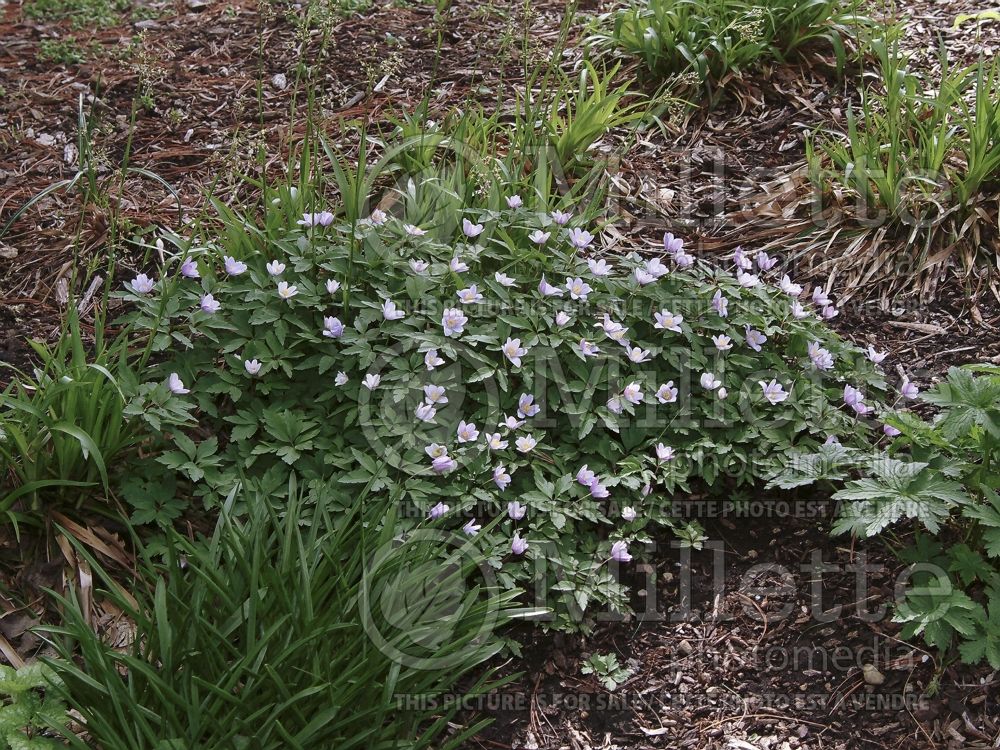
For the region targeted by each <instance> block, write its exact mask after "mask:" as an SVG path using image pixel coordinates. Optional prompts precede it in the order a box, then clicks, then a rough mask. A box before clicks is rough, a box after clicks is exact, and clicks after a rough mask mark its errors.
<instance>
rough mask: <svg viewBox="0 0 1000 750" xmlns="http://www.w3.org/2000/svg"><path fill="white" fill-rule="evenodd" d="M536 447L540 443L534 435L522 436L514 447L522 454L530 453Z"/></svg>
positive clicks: (515, 442)
mask: <svg viewBox="0 0 1000 750" xmlns="http://www.w3.org/2000/svg"><path fill="white" fill-rule="evenodd" d="M536 445H538V441H537V440H535V438H534V437H533V436H532V435H522V436H521V437H519V438H518V439H517V440H515V441H514V446H515V447H516V448H517V449H518V450H519V451H521V453H530V452H531V451H532V450H533V449H534V447H535V446H536Z"/></svg>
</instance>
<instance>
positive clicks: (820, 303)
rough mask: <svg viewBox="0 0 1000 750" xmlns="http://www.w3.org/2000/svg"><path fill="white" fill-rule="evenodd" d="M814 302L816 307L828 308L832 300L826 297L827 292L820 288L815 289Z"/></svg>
mask: <svg viewBox="0 0 1000 750" xmlns="http://www.w3.org/2000/svg"><path fill="white" fill-rule="evenodd" d="M812 301H813V304H814V305H816V307H826V306H827V305H829V304H830V298H829V297H827V296H826V292H824V291H823V287H820V286H816V287H813V293H812Z"/></svg>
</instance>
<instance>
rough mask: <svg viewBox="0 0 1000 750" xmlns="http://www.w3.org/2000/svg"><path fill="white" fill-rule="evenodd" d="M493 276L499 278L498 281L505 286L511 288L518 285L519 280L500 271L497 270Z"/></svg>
mask: <svg viewBox="0 0 1000 750" xmlns="http://www.w3.org/2000/svg"><path fill="white" fill-rule="evenodd" d="M493 278H494V279H496V280H497V283H498V284H500V286H505V287H507V288H510V287H512V286H516V285H517V282H516V281H514V279H512V278H511V277H510V276H508V275H507V274H505V273H502V272H500V271H497V272H496V273H495V274H493Z"/></svg>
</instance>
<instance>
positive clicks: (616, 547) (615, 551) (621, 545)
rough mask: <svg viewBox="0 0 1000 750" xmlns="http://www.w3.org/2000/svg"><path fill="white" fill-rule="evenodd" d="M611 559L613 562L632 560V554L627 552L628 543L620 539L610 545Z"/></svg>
mask: <svg viewBox="0 0 1000 750" xmlns="http://www.w3.org/2000/svg"><path fill="white" fill-rule="evenodd" d="M611 559H612V560H614V561H615V562H620V563H627V562H631V561H632V555H630V554H629V553H628V543H627V542H623V541H621V540H619V541H617V542H615V543H614V544H612V545H611Z"/></svg>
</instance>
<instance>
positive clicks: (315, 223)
mask: <svg viewBox="0 0 1000 750" xmlns="http://www.w3.org/2000/svg"><path fill="white" fill-rule="evenodd" d="M297 223H298V224H299V226H303V227H328V226H330V225H331V224H332V223H333V214H332V213H330V212H329V211H320V212H319V213H311V214H302V218H301V219H299V220H298V222H297Z"/></svg>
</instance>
